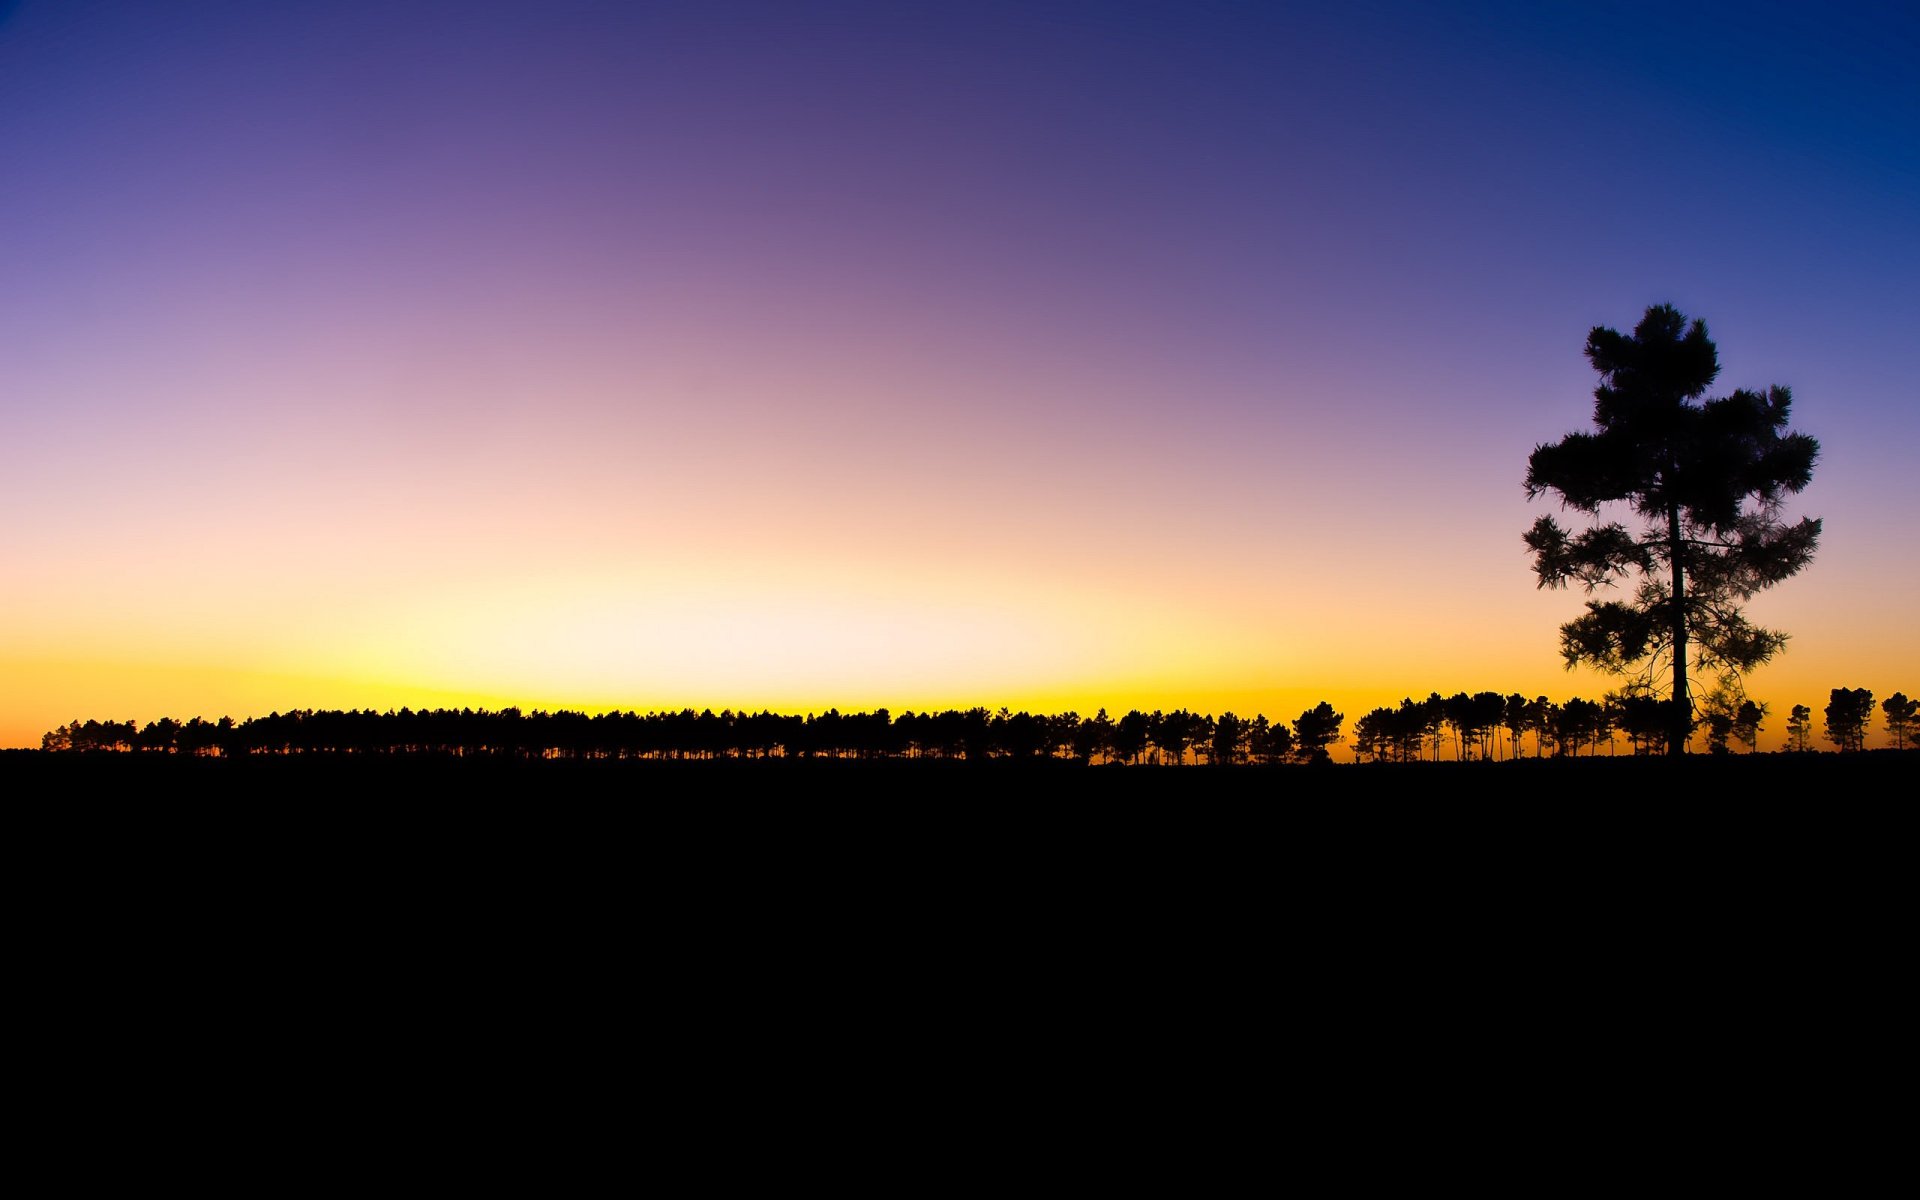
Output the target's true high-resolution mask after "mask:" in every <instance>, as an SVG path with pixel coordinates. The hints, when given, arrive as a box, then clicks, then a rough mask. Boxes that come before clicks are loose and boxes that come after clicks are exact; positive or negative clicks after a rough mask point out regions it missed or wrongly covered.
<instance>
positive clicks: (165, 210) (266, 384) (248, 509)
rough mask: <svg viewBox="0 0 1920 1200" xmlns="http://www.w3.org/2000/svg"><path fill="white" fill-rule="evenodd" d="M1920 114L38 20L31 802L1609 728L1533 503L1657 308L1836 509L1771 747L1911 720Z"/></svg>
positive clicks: (1906, 40) (1905, 33)
mask: <svg viewBox="0 0 1920 1200" xmlns="http://www.w3.org/2000/svg"><path fill="white" fill-rule="evenodd" d="M1916 61H1920V10H1916V9H1915V8H1913V7H1912V6H1911V5H1895V4H1886V5H1857V4H1833V5H1825V6H1818V7H1815V6H1809V5H1800V4H1766V3H1741V4H1684V3H1681V4H1673V3H1666V4H1642V3H1608V2H1604V0H1599V2H1594V3H1586V4H1581V5H1577V6H1576V5H1537V4H1530V3H1512V4H1507V3H1450V4H1445V5H1433V4H1423V3H1344V4H1328V5H1305V4H1288V3H1261V4H1251V3H1247V4H1243V3H1220V2H1208V0H1182V2H1178V3H1130V2H1126V0H1105V2H1100V3H1050V2H1046V0H1026V2H1022V3H996V2H993V0H973V2H969V3H963V4H962V3H955V4H937V3H921V4H900V3H879V2H864V0H849V2H838V3H809V2H806V0H786V2H780V3H755V2H740V3H734V2H729V0H703V2H699V3H673V2H663V3H632V4H614V3H589V2H586V0H545V2H543V3H540V4H526V3H498V2H489V0H460V2H458V3H452V2H448V3H441V2H437V0H405V2H399V0H381V2H365V0H332V2H329V3H326V4H318V3H313V4H258V3H251V2H247V0H180V2H178V3H167V4H155V3H141V2H136V0H58V2H56V0H17V2H14V3H5V2H0V746H28V745H37V744H38V743H39V738H40V735H41V734H42V733H43V732H45V731H47V730H49V729H51V728H53V727H55V726H56V725H58V724H60V723H62V722H64V721H67V720H71V719H73V718H75V717H97V718H102V719H106V718H112V719H119V720H126V719H136V720H140V721H147V720H152V719H155V718H157V717H160V716H174V717H177V718H180V719H185V718H187V717H189V716H193V715H203V716H207V717H209V718H211V717H213V716H216V715H219V714H223V713H224V714H231V715H233V716H236V717H241V716H247V715H258V714H265V713H267V712H269V711H276V710H278V711H284V710H286V709H290V708H349V707H374V708H380V709H385V708H388V707H395V708H397V707H400V706H402V705H410V706H413V707H422V706H429V707H438V706H445V705H456V706H458V705H473V706H480V705H486V706H500V705H505V704H518V705H520V706H522V707H524V708H535V707H546V708H554V707H569V708H576V709H585V710H588V711H600V710H604V709H610V708H619V709H639V710H641V711H646V710H650V709H661V708H671V709H678V708H682V707H687V706H692V707H695V708H701V707H708V706H711V707H713V708H715V709H716V710H718V709H720V708H722V707H732V708H742V707H745V708H753V709H759V708H762V707H771V708H774V709H777V710H781V711H796V712H806V711H823V710H825V709H826V708H828V707H838V708H841V709H842V710H846V709H859V708H871V707H875V706H881V705H884V706H887V707H889V708H891V709H892V710H893V711H895V712H900V711H903V710H907V709H913V710H922V709H928V708H946V707H971V706H973V705H985V706H987V707H990V708H998V707H1000V706H1001V705H1007V706H1010V707H1012V708H1014V709H1020V708H1029V709H1033V710H1036V711H1037V710H1043V709H1044V710H1047V711H1064V710H1067V709H1075V710H1078V711H1081V712H1082V713H1089V714H1090V713H1091V712H1092V711H1093V710H1094V709H1096V708H1098V707H1101V706H1106V707H1108V708H1109V709H1112V710H1114V711H1115V712H1120V711H1124V710H1125V709H1128V708H1133V707H1139V708H1142V709H1152V708H1168V709H1170V708H1174V707H1189V708H1194V709H1197V710H1200V711H1206V712H1214V713H1217V712H1220V711H1222V710H1226V709H1232V710H1234V711H1236V712H1239V713H1241V714H1242V715H1246V714H1249V713H1253V712H1265V713H1267V714H1269V715H1270V716H1274V717H1279V718H1288V717H1291V716H1294V715H1297V714H1298V713H1299V712H1300V711H1301V710H1302V709H1304V708H1307V707H1309V706H1311V705H1312V704H1314V703H1316V702H1318V701H1320V700H1323V699H1325V700H1329V701H1331V702H1332V703H1333V704H1334V705H1335V707H1336V708H1340V709H1341V710H1342V711H1343V712H1345V713H1346V714H1347V717H1348V721H1349V729H1350V728H1351V722H1352V720H1354V719H1355V718H1357V717H1358V716H1359V715H1360V714H1362V713H1364V712H1365V711H1367V710H1368V709H1369V708H1372V707H1375V706H1378V705H1383V704H1385V705H1390V704H1393V703H1395V702H1397V701H1398V700H1399V699H1400V698H1401V697H1403V696H1408V695H1412V696H1424V695H1425V694H1427V693H1428V692H1430V691H1435V690H1438V691H1441V692H1443V693H1452V692H1455V691H1463V690H1464V691H1468V692H1473V691H1481V690H1497V691H1500V692H1503V693H1509V692H1514V691H1519V692H1523V693H1526V694H1528V695H1548V696H1551V697H1553V698H1555V699H1563V698H1565V697H1568V696H1573V695H1583V696H1587V697H1590V698H1591V697H1598V696H1599V695H1601V694H1602V693H1604V692H1606V691H1607V690H1609V689H1610V688H1613V687H1617V686H1618V683H1619V681H1618V680H1615V679H1611V678H1609V677H1607V676H1604V675H1598V674H1595V673H1593V672H1591V671H1586V670H1578V671H1571V672H1570V671H1567V670H1565V669H1564V668H1563V666H1562V663H1561V659H1560V656H1559V653H1558V628H1559V625H1560V624H1561V623H1562V622H1563V621H1566V620H1568V619H1569V618H1571V617H1572V616H1574V615H1576V614H1577V613H1578V612H1579V611H1581V605H1582V602H1583V600H1584V599H1585V597H1584V596H1583V595H1581V594H1580V593H1579V592H1578V591H1577V590H1576V591H1573V592H1556V591H1541V590H1539V589H1537V588H1536V587H1535V579H1534V576H1533V573H1532V569H1531V563H1530V560H1529V558H1528V555H1527V553H1526V551H1525V548H1524V547H1523V545H1522V543H1521V534H1522V532H1523V531H1524V530H1525V529H1526V528H1527V526H1528V525H1530V524H1531V523H1532V522H1533V520H1534V519H1535V518H1536V517H1538V516H1540V515H1542V514H1543V513H1548V512H1557V509H1556V508H1555V506H1554V505H1553V504H1552V503H1551V502H1550V501H1549V500H1544V499H1543V500H1538V501H1534V502H1532V503H1529V502H1528V501H1527V499H1526V496H1525V494H1524V491H1523V489H1522V486H1521V480H1522V479H1523V477H1524V475H1525V470H1526V460H1527V456H1528V454H1529V452H1530V451H1531V450H1532V449H1533V448H1534V447H1535V446H1536V445H1538V444H1540V443H1542V442H1550V441H1554V440H1557V439H1558V438H1559V437H1561V436H1562V435H1564V434H1566V433H1568V432H1571V431H1573V430H1576V429H1582V428H1589V427H1590V425H1589V421H1590V416H1591V409H1592V389H1593V387H1594V385H1595V383H1596V377H1595V375H1594V373H1593V371H1592V369H1591V367H1590V366H1589V365H1588V363H1587V362H1586V360H1585V357H1584V355H1583V348H1584V346H1585V343H1586V337H1587V332H1588V330H1589V329H1591V328H1592V327H1594V326H1596V325H1606V326H1611V327H1614V328H1618V329H1621V330H1628V329H1631V328H1632V326H1633V325H1634V324H1635V323H1637V321H1638V320H1639V318H1640V316H1641V314H1642V312H1643V311H1644V310H1645V309H1646V307H1647V306H1649V305H1652V304H1657V303H1670V304H1673V305H1675V306H1676V307H1678V308H1679V309H1680V310H1681V311H1682V312H1684V313H1686V314H1687V315H1688V316H1691V317H1699V318H1701V319H1703V320H1705V321H1706V323H1707V326H1708V329H1709V331H1710V333H1711V335H1712V336H1713V338H1714V340H1715V341H1716V342H1717V343H1718V346H1719V351H1720V362H1721V375H1720V380H1719V383H1718V385H1717V386H1716V392H1717V393H1724V392H1725V391H1728V390H1731V389H1732V388H1734V387H1749V388H1764V387H1766V386H1768V385H1771V384H1782V385H1786V386H1789V387H1791V388H1792V389H1793V394H1794V397H1795V408H1794V423H1793V424H1794V428H1796V429H1797V430H1799V431H1801V432H1804V433H1808V434H1811V435H1812V436H1814V437H1816V438H1817V439H1819V441H1820V443H1821V446H1822V454H1821V457H1820V460H1819V464H1818V466H1817V467H1816V469H1815V472H1814V479H1813V483H1812V485H1811V486H1810V487H1809V488H1807V489H1806V491H1805V492H1804V493H1802V494H1801V495H1800V496H1799V497H1797V498H1795V500H1794V502H1793V504H1792V505H1791V507H1790V509H1789V515H1790V516H1799V515H1814V516H1819V517H1821V518H1823V520H1824V521H1825V534H1824V536H1823V538H1822V541H1821V544H1820V548H1819V551H1818V553H1817V555H1816V556H1815V559H1814V561H1813V564H1812V565H1811V566H1810V567H1809V568H1808V569H1807V570H1806V571H1805V572H1804V573H1803V574H1802V575H1800V576H1799V577H1797V578H1794V579H1791V580H1789V581H1787V582H1785V583H1783V584H1781V585H1780V586H1779V587H1777V588H1775V589H1773V590H1772V591H1770V592H1767V593H1764V594H1762V595H1761V596H1759V597H1757V598H1756V599H1755V600H1754V601H1753V603H1752V604H1751V606H1750V608H1749V613H1750V615H1751V616H1752V617H1753V618H1754V619H1755V620H1757V621H1759V622H1760V623H1762V624H1766V625H1770V626H1774V627H1777V628H1780V629H1783V630H1785V631H1786V632H1788V633H1789V634H1791V636H1792V640H1791V642H1790V643H1789V644H1788V648H1787V650H1786V652H1785V653H1784V654H1783V655H1782V656H1780V657H1779V658H1778V659H1776V660H1775V661H1774V662H1773V663H1771V664H1769V665H1767V666H1765V667H1763V668H1761V669H1760V670H1759V671H1757V672H1756V673H1755V674H1754V675H1753V676H1752V678H1751V679H1750V680H1749V682H1748V687H1749V689H1750V691H1751V693H1752V694H1753V695H1754V696H1756V697H1758V698H1761V699H1764V700H1767V701H1768V702H1769V703H1770V704H1771V705H1772V706H1773V708H1774V712H1775V714H1776V715H1775V716H1774V717H1773V718H1772V719H1771V720H1770V722H1769V724H1768V727H1767V732H1766V733H1765V734H1764V735H1763V740H1762V743H1761V744H1762V748H1767V747H1769V746H1770V745H1775V744H1777V743H1778V741H1779V738H1780V734H1781V728H1782V726H1783V725H1784V720H1785V712H1786V709H1787V707H1788V706H1790V705H1793V704H1799V703H1804V704H1807V705H1809V706H1810V707H1812V708H1813V709H1814V711H1815V713H1816V714H1817V713H1818V712H1819V710H1820V709H1821V707H1822V706H1823V705H1824V704H1825V702H1826V697H1827V694H1828V692H1829V690H1830V689H1832V688H1835V687H1842V686H1845V687H1866V688H1870V689H1872V690H1873V691H1874V693H1875V695H1876V696H1877V697H1879V698H1882V699H1884V698H1885V697H1886V696H1888V695H1890V694H1891V693H1892V692H1894V691H1895V690H1903V691H1905V692H1907V693H1908V694H1909V695H1912V694H1920V637H1917V636H1916V633H1915V623H1914V611H1915V609H1914V601H1913V598H1914V596H1915V595H1916V593H1917V592H1920V554H1917V553H1916V550H1917V549H1920V538H1917V537H1916V532H1915V525H1914V506H1913V495H1914V493H1913V478H1914V474H1913V465H1914V463H1915V461H1916V456H1917V455H1920V405H1916V403H1915V400H1916V383H1915V379H1916V375H1915V372H1914V369H1913V368H1914V363H1913V358H1914V354H1913V351H1914V349H1915V347H1916V346H1920V340H1916V336H1917V335H1916V332H1915V331H1916V329H1920V219H1916V214H1920V86H1916V84H1915V82H1914V77H1913V73H1912V64H1913V63H1914V62H1916ZM1816 720H1817V717H1816ZM1882 739H1883V735H1882V734H1881V733H1880V731H1879V723H1878V719H1877V717H1876V721H1875V732H1874V735H1873V739H1872V742H1873V744H1878V743H1879V742H1880V741H1881V740H1882Z"/></svg>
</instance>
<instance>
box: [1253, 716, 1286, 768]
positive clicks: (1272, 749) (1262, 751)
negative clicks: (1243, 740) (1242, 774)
mask: <svg viewBox="0 0 1920 1200" xmlns="http://www.w3.org/2000/svg"><path fill="white" fill-rule="evenodd" d="M1247 753H1249V754H1251V755H1252V756H1253V760H1254V761H1255V762H1257V763H1261V764H1264V765H1267V766H1272V765H1273V764H1275V763H1283V762H1285V761H1287V759H1288V758H1289V757H1290V756H1291V755H1292V754H1293V730H1291V729H1288V728H1287V727H1286V726H1285V725H1274V724H1269V723H1268V721H1267V718H1266V717H1265V715H1261V716H1257V717H1255V718H1254V719H1253V727H1252V728H1251V729H1250V730H1249V731H1248V732H1247Z"/></svg>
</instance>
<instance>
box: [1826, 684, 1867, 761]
mask: <svg viewBox="0 0 1920 1200" xmlns="http://www.w3.org/2000/svg"><path fill="white" fill-rule="evenodd" d="M1826 718H1827V740H1828V741H1830V742H1832V743H1833V744H1834V745H1836V746H1838V747H1840V749H1841V750H1842V751H1848V750H1864V749H1866V745H1867V722H1869V721H1871V720H1873V693H1872V692H1870V691H1868V690H1867V689H1866V688H1834V689H1833V691H1832V692H1831V693H1829V694H1828V697H1827V711H1826Z"/></svg>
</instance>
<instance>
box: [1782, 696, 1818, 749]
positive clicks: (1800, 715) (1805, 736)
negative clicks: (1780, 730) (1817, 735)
mask: <svg viewBox="0 0 1920 1200" xmlns="http://www.w3.org/2000/svg"><path fill="white" fill-rule="evenodd" d="M1812 740H1813V710H1812V709H1810V708H1808V707H1807V706H1806V705H1804V704H1796V705H1794V706H1793V711H1792V712H1790V713H1788V714H1787V749H1789V750H1806V749H1808V748H1809V745H1810V743H1811V742H1812Z"/></svg>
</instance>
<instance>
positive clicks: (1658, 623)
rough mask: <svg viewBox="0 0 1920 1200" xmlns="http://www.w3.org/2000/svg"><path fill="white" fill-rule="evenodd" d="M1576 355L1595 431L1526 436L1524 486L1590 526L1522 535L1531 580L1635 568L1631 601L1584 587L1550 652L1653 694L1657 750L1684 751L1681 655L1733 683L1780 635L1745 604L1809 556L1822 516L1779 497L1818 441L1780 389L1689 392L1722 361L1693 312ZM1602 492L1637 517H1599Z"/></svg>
mask: <svg viewBox="0 0 1920 1200" xmlns="http://www.w3.org/2000/svg"><path fill="white" fill-rule="evenodd" d="M1586 353H1587V359H1588V361H1589V362H1591V363H1592V364H1593V368H1594V370H1596V371H1598V372H1599V373H1600V385H1599V386H1598V387H1597V388H1595V389H1594V393H1593V397H1594V405H1593V424H1594V430H1593V431H1592V432H1575V433H1570V434H1568V435H1567V436H1566V437H1564V438H1562V439H1561V440H1560V441H1558V442H1555V443H1553V444H1551V445H1541V446H1538V447H1536V448H1535V449H1534V451H1533V454H1532V456H1531V457H1530V458H1529V459H1528V462H1527V477H1526V490H1527V498H1528V499H1536V498H1538V497H1540V496H1543V495H1547V494H1549V493H1551V494H1553V495H1556V496H1558V497H1559V498H1560V500H1561V502H1562V504H1563V505H1564V506H1565V507H1567V508H1569V509H1572V510H1574V511H1575V512H1578V513H1582V514H1585V515H1587V516H1589V517H1591V518H1593V519H1594V523H1593V524H1592V525H1591V526H1589V527H1588V528H1587V529H1585V530H1583V531H1580V532H1577V533H1576V532H1570V531H1569V530H1567V529H1565V528H1562V527H1561V525H1560V524H1559V523H1558V522H1557V521H1555V520H1554V518H1553V517H1551V516H1543V517H1541V518H1540V519H1539V520H1537V521H1535V522H1534V524H1533V527H1532V528H1531V529H1529V530H1528V531H1527V534H1526V545H1527V549H1528V550H1529V551H1531V552H1532V554H1533V568H1534V572H1535V574H1536V575H1537V576H1538V579H1539V586H1541V587H1555V588H1557V587H1564V586H1566V585H1567V584H1568V583H1572V582H1577V583H1579V584H1581V585H1582V586H1583V587H1584V588H1585V590H1586V591H1587V592H1588V593H1589V594H1591V593H1593V592H1595V591H1597V590H1599V589H1600V588H1603V587H1613V586H1617V585H1618V584H1620V583H1622V582H1624V581H1628V580H1634V581H1637V582H1636V585H1635V588H1634V590H1633V592H1632V593H1631V595H1630V596H1629V597H1628V598H1625V599H1618V600H1590V601H1588V602H1587V611H1586V612H1585V613H1584V614H1582V615H1581V616H1579V617H1577V618H1575V619H1574V620H1572V621H1569V622H1567V623H1566V624H1565V625H1563V626H1561V628H1560V649H1561V654H1562V656H1563V657H1564V658H1565V659H1566V662H1567V666H1568V667H1573V666H1577V665H1580V664H1583V663H1584V664H1588V665H1592V666H1595V667H1598V668H1600V669H1602V670H1605V671H1609V672H1612V673H1614V674H1618V675H1624V676H1628V677H1630V679H1631V683H1630V684H1629V687H1630V689H1631V690H1633V691H1636V692H1639V693H1642V694H1645V695H1650V696H1664V697H1665V701H1666V705H1667V708H1666V725H1667V731H1668V732H1667V739H1666V741H1667V750H1668V752H1669V753H1672V754H1680V753H1684V752H1685V748H1686V741H1687V735H1688V733H1689V732H1690V731H1691V729H1692V728H1693V724H1694V720H1695V717H1694V712H1693V705H1692V698H1691V694H1690V691H1689V688H1688V671H1689V668H1690V667H1691V668H1692V669H1693V670H1694V671H1696V672H1703V673H1710V674H1712V675H1714V676H1715V677H1717V679H1718V681H1719V683H1720V685H1721V686H1722V687H1724V688H1727V689H1728V690H1730V691H1732V692H1734V693H1735V694H1736V695H1737V694H1738V693H1739V690H1740V677H1741V676H1742V675H1744V674H1745V673H1746V672H1748V671H1751V670H1752V669H1753V668H1755V667H1757V666H1759V665H1760V664H1762V663H1764V662H1766V661H1767V660H1768V659H1770V658H1772V657H1773V656H1774V655H1775V654H1776V653H1778V652H1779V651H1780V649H1781V648H1782V647H1783V646H1784V645H1785V644H1786V641H1787V635H1786V634H1784V633H1781V632H1778V631H1776V630H1771V629H1763V628H1761V627H1759V626H1757V625H1754V624H1752V623H1751V622H1749V621H1748V620H1747V619H1746V617H1745V615H1744V614H1743V613H1742V611H1741V605H1742V604H1743V603H1744V602H1746V601H1747V600H1750V599H1752V598H1753V596H1754V594H1755V593H1757V592H1759V591H1760V590H1762V589H1763V588H1768V587H1771V586H1773V585H1774V584H1776V583H1779V582H1781V581H1782V580H1784V579H1787V578H1790V577H1791V576H1793V575H1794V574H1796V573H1798V572H1799V571H1800V570H1801V569H1802V568H1803V567H1805V566H1806V565H1807V564H1808V563H1809V562H1810V561H1812V558H1813V552H1814V547H1815V545H1816V544H1817V542H1818V541H1819V537H1820V521H1819V520H1818V519H1817V518H1810V517H1809V518H1802V519H1801V520H1799V521H1796V522H1793V523H1791V524H1789V523H1788V522H1787V521H1786V520H1785V518H1784V516H1783V508H1784V505H1785V502H1786V500H1787V498H1788V497H1789V496H1792V495H1794V494H1796V493H1798V492H1800V491H1801V490H1802V489H1804V488H1805V487H1806V486H1807V484H1808V482H1809V481H1810V480H1811V479H1812V478H1813V466H1814V461H1815V459H1816V458H1818V456H1819V452H1820V444H1819V443H1818V442H1816V441H1815V440H1814V439H1813V438H1811V437H1808V436H1807V435H1805V434H1802V433H1796V432H1794V431H1792V430H1790V429H1789V428H1788V427H1787V423H1788V420H1789V418H1790V413H1791V409H1792V404H1793V397H1792V394H1791V393H1790V392H1789V391H1788V390H1787V389H1786V388H1784V387H1777V386H1776V387H1770V388H1768V389H1767V390H1766V391H1764V392H1753V391H1745V390H1740V391H1735V392H1733V393H1732V394H1730V395H1728V396H1725V397H1723V398H1719V399H1708V400H1705V401H1704V402H1702V403H1694V401H1696V400H1698V399H1699V398H1700V397H1701V396H1703V395H1705V394H1706V392H1707V389H1708V388H1709V387H1711V386H1712V384H1713V382H1714V380H1715V379H1716V378H1717V377H1718V376H1719V374H1720V362H1719V351H1718V349H1717V348H1716V347H1715V345H1714V344H1713V342H1712V341H1711V340H1710V339H1709V338H1708V337H1707V327H1706V324H1705V323H1704V322H1702V321H1699V320H1689V319H1688V318H1687V317H1685V316H1683V315H1682V314H1681V313H1680V312H1679V311H1678V310H1676V309H1675V308H1673V307H1672V306H1671V305H1664V304H1662V305H1655V306H1653V307H1651V308H1649V309H1647V311H1646V314H1645V316H1643V317H1642V318H1641V320H1640V324H1639V325H1638V326H1636V327H1635V329H1634V331H1633V332H1632V333H1631V334H1621V333H1618V332H1616V331H1614V330H1612V329H1607V328H1604V327H1600V326H1596V327H1595V328H1594V329H1593V330H1592V331H1591V332H1590V333H1589V334H1588V336H1587V349H1586ZM1613 505H1624V506H1625V507H1626V509H1627V511H1629V512H1631V513H1632V514H1633V516H1635V517H1637V518H1639V521H1640V528H1639V529H1638V530H1631V529H1629V528H1627V526H1626V525H1624V524H1622V523H1620V522H1619V521H1615V520H1603V519H1602V518H1603V517H1604V516H1605V515H1606V513H1607V512H1608V511H1609V506H1613Z"/></svg>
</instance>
